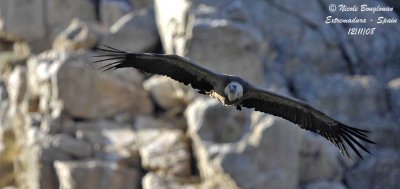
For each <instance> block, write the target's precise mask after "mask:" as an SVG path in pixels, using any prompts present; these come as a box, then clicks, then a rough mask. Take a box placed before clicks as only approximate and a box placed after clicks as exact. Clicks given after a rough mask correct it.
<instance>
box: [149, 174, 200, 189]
mask: <svg viewBox="0 0 400 189" xmlns="http://www.w3.org/2000/svg"><path fill="white" fill-rule="evenodd" d="M142 185H143V189H200V188H204V187H201V183H200V182H199V179H197V180H193V179H178V178H172V177H165V176H162V175H159V174H156V173H152V172H149V173H147V174H146V175H145V176H144V177H143V180H142Z"/></svg>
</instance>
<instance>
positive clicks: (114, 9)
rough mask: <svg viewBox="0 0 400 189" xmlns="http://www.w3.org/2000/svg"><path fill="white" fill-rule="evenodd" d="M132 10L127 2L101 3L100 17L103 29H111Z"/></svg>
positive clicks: (103, 1) (108, 0) (107, 1)
mask: <svg viewBox="0 0 400 189" xmlns="http://www.w3.org/2000/svg"><path fill="white" fill-rule="evenodd" d="M130 9H131V7H130V6H129V4H128V3H127V2H126V1H110V0H102V1H100V17H101V23H102V25H103V27H105V28H109V27H110V26H112V25H113V24H114V23H115V22H116V21H117V20H118V19H120V18H121V17H123V16H124V15H125V14H127V13H128V12H129V11H130Z"/></svg>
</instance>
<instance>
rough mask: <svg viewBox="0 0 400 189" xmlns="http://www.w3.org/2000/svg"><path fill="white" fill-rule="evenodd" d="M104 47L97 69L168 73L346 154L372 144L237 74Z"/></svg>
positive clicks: (361, 134)
mask: <svg viewBox="0 0 400 189" xmlns="http://www.w3.org/2000/svg"><path fill="white" fill-rule="evenodd" d="M105 47H106V48H97V50H99V51H101V52H102V53H103V54H101V55H97V56H95V57H98V58H100V60H98V61H95V62H94V63H98V62H105V61H111V62H110V63H106V64H105V65H104V66H102V67H101V68H100V69H104V70H105V71H106V70H112V69H118V68H126V67H133V68H136V69H139V70H141V71H144V72H148V73H153V74H159V75H165V76H168V77H170V78H172V79H174V80H177V81H179V82H181V83H184V84H185V85H188V84H190V85H191V86H192V87H193V88H195V89H197V90H198V92H199V93H201V94H205V95H209V96H211V97H214V98H216V99H218V100H219V101H220V102H221V103H223V104H224V105H232V106H235V107H236V108H237V109H238V110H241V107H246V108H254V110H256V111H261V112H265V113H269V114H272V115H275V116H278V117H281V118H283V119H286V120H288V121H291V122H293V123H295V124H297V125H299V126H300V127H301V128H303V129H306V130H309V131H312V132H315V133H318V134H320V135H321V136H323V137H325V138H326V139H327V140H329V141H330V142H332V143H333V144H335V145H336V146H337V147H338V148H339V149H340V151H341V152H342V154H343V155H347V156H349V152H348V149H347V147H348V146H350V148H351V149H352V150H353V151H354V152H355V153H356V154H357V155H358V156H359V157H360V158H362V155H361V153H360V152H359V150H358V148H361V149H362V150H364V151H366V152H368V153H370V152H369V151H368V149H367V148H365V147H364V146H363V145H362V144H361V143H360V142H359V140H362V141H365V142H368V143H373V144H374V142H372V141H371V140H369V139H368V137H367V135H366V134H367V133H368V131H366V130H362V129H357V128H354V127H350V126H347V125H345V124H343V123H340V122H339V121H337V120H335V119H333V118H330V117H329V116H327V115H326V114H324V113H322V112H321V111H318V110H316V109H315V108H313V107H311V106H309V105H308V104H306V103H304V102H303V101H300V100H298V99H294V98H290V97H285V96H282V95H279V94H275V93H273V92H270V91H266V90H263V89H259V88H257V87H255V86H253V85H251V84H250V83H248V82H247V81H245V80H243V79H241V78H240V77H237V76H232V75H225V74H220V73H216V72H213V71H211V70H208V69H206V68H203V67H200V66H199V65H196V64H195V63H193V62H191V61H190V60H188V59H186V58H183V57H180V56H177V55H166V54H153V53H128V52H124V51H121V50H118V49H115V48H112V47H108V46H105ZM357 147H358V148H357ZM349 157H350V156H349Z"/></svg>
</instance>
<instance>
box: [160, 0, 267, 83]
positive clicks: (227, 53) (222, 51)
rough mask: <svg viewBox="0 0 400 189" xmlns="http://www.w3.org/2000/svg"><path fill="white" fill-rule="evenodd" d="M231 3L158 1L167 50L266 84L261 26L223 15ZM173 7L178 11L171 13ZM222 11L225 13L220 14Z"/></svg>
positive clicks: (161, 28)
mask: <svg viewBox="0 0 400 189" xmlns="http://www.w3.org/2000/svg"><path fill="white" fill-rule="evenodd" d="M231 3H232V2H227V1H214V2H211V1H202V0H193V1H185V0H174V1H168V2H164V1H162V0H156V1H155V8H156V12H157V17H156V18H157V25H158V28H159V31H160V35H161V39H162V43H163V46H164V49H165V51H166V53H170V54H178V55H181V56H186V57H188V58H190V59H191V60H193V61H194V62H196V63H197V64H200V65H202V66H205V67H207V68H209V69H213V70H216V71H218V72H223V73H227V74H232V75H238V76H241V77H243V78H244V79H246V80H249V81H251V82H253V83H255V84H262V81H263V76H262V54H263V52H264V48H265V46H266V44H264V43H263V37H262V35H261V33H260V32H259V31H258V29H257V28H254V27H253V26H251V25H248V24H245V23H240V22H237V21H232V20H230V19H229V18H226V17H224V16H220V15H224V14H223V13H224V11H223V10H220V9H222V7H225V6H226V5H230V4H231ZM171 6H173V7H175V8H176V10H177V11H173V12H171V11H170V7H171ZM220 7H221V8H220ZM218 11H221V12H223V13H221V14H217V13H216V12H218ZM233 41H234V43H233ZM243 62H246V64H243Z"/></svg>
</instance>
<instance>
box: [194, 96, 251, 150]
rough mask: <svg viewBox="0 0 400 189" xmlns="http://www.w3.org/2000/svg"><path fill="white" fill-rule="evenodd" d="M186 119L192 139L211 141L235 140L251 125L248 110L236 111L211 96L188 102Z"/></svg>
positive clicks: (228, 141) (229, 141)
mask: <svg viewBox="0 0 400 189" xmlns="http://www.w3.org/2000/svg"><path fill="white" fill-rule="evenodd" d="M186 119H187V120H188V125H189V131H190V134H191V135H192V138H193V139H195V140H201V141H212V142H213V143H232V142H237V141H239V140H240V139H241V138H242V137H243V136H244V135H245V134H246V132H248V131H249V129H250V125H251V122H250V112H249V111H246V110H243V111H242V112H241V111H237V110H236V109H235V108H234V107H226V106H223V105H222V104H221V103H220V102H218V101H217V100H215V99H211V98H199V99H197V100H195V101H194V102H193V103H192V104H190V106H189V107H188V108H187V110H186ZM194 137H195V138H194Z"/></svg>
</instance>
